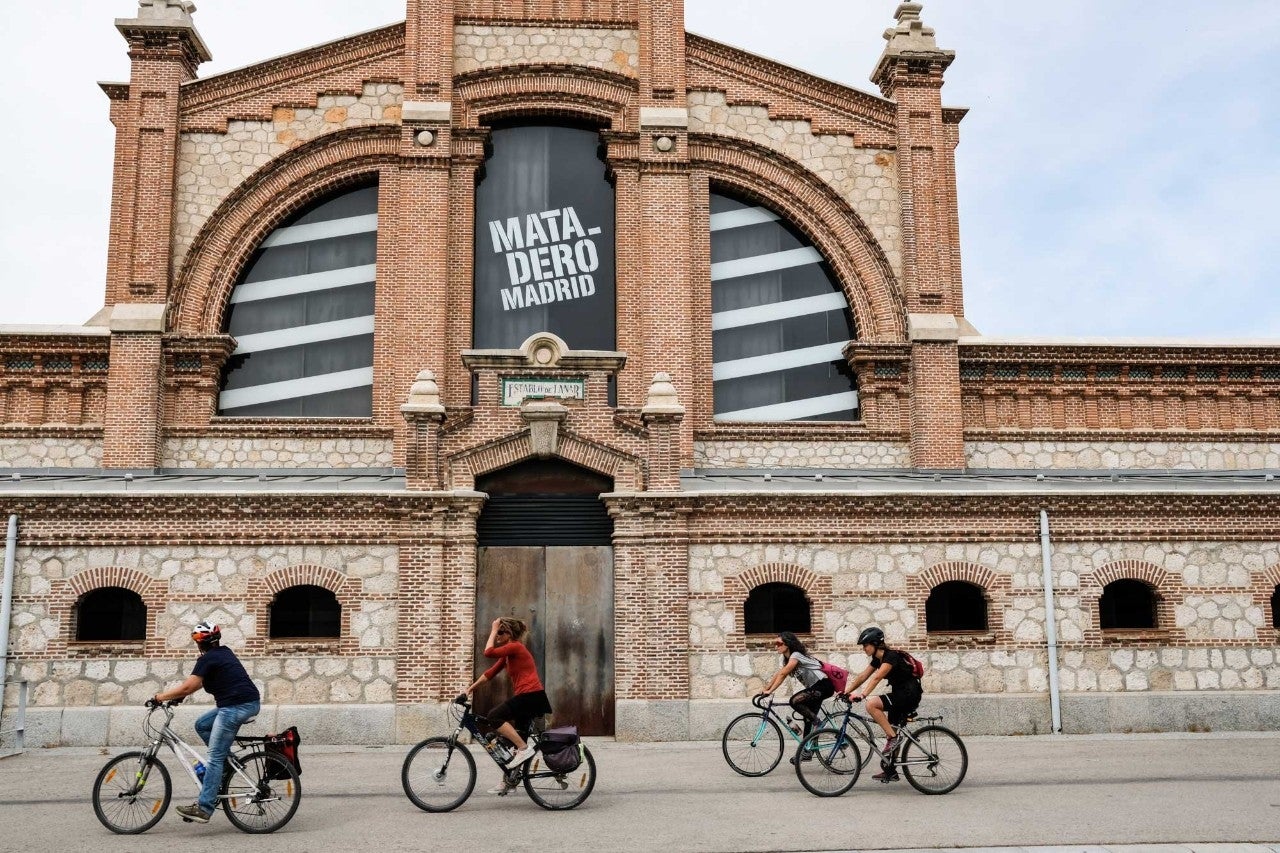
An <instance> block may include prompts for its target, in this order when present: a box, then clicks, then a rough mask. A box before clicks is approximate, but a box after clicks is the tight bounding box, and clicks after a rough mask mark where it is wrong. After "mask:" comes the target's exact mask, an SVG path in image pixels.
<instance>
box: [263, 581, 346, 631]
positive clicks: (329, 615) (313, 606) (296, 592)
mask: <svg viewBox="0 0 1280 853" xmlns="http://www.w3.org/2000/svg"><path fill="white" fill-rule="evenodd" d="M267 622H268V626H269V627H268V629H267V635H268V636H269V637H270V638H271V639H273V640H276V639H281V638H296V637H307V638H325V637H337V636H339V634H341V632H342V606H341V605H340V604H338V597H337V596H336V595H334V594H333V593H332V592H330V591H329V590H327V589H325V588H324V587H322V586H313V585H311V584H301V585H299V586H291V587H289V588H288V589H282V590H280V592H279V593H277V594H276V597H275V600H274V601H272V602H271V607H270V609H269V612H268V616H267Z"/></svg>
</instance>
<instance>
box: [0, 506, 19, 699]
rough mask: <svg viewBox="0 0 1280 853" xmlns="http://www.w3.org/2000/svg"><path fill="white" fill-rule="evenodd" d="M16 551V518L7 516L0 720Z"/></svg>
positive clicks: (1, 603)
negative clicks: (7, 532)
mask: <svg viewBox="0 0 1280 853" xmlns="http://www.w3.org/2000/svg"><path fill="white" fill-rule="evenodd" d="M17 550H18V516H16V515H11V516H9V534H8V535H7V536H6V537H5V540H4V595H3V597H2V598H0V719H3V718H4V685H5V672H6V667H7V666H8V665H9V618H10V617H11V615H12V613H13V561H14V553H15V552H16V551H17Z"/></svg>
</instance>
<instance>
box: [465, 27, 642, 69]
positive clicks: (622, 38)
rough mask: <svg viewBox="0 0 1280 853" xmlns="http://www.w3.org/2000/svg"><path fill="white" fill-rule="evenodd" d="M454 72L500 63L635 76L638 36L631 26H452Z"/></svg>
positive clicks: (637, 61) (493, 65) (500, 64)
mask: <svg viewBox="0 0 1280 853" xmlns="http://www.w3.org/2000/svg"><path fill="white" fill-rule="evenodd" d="M453 57H454V69H455V71H456V72H457V73H458V74H465V73H467V72H468V71H475V70H477V69H479V68H493V67H497V66H502V65H522V64H548V63H554V64H557V65H559V64H563V63H572V64H575V65H586V66H588V67H590V68H601V69H604V70H605V71H612V72H613V73H615V74H622V75H625V76H627V77H635V76H636V73H637V70H638V69H639V67H640V36H639V34H638V33H637V32H636V31H635V30H623V29H597V28H592V27H512V26H477V25H464V26H460V27H457V28H456V29H455V30H454V41H453Z"/></svg>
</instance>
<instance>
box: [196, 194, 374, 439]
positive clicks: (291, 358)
mask: <svg viewBox="0 0 1280 853" xmlns="http://www.w3.org/2000/svg"><path fill="white" fill-rule="evenodd" d="M377 244H378V188H377V186H376V185H375V186H365V187H361V188H360V189H355V190H347V191H344V192H342V193H340V194H337V195H333V196H330V197H328V198H326V199H324V200H322V201H320V202H319V203H318V204H314V205H312V206H310V207H309V208H307V209H305V210H304V211H302V212H301V213H300V214H298V215H296V216H294V217H293V218H291V219H289V220H288V221H286V222H285V223H284V224H283V225H282V226H281V227H279V228H277V229H275V230H274V231H272V232H271V233H270V234H269V235H268V236H267V238H266V239H265V240H263V241H262V243H261V244H260V245H259V246H258V250H257V251H256V252H255V253H254V255H253V257H252V259H250V261H249V264H248V266H247V267H246V268H245V271H244V273H243V274H242V276H241V278H240V281H239V283H238V284H237V285H236V286H235V289H234V290H233V291H232V292H231V305H230V307H229V309H228V312H227V325H226V328H225V331H226V332H227V333H229V334H231V335H234V336H235V339H236V349H235V351H234V352H233V353H232V354H231V358H230V359H228V361H227V368H226V371H225V373H224V374H223V383H222V392H221V394H219V396H218V414H220V415H232V416H237V417H365V418H367V417H370V416H371V415H372V414H373V293H374V278H375V275H376V269H375V261H376V255H377Z"/></svg>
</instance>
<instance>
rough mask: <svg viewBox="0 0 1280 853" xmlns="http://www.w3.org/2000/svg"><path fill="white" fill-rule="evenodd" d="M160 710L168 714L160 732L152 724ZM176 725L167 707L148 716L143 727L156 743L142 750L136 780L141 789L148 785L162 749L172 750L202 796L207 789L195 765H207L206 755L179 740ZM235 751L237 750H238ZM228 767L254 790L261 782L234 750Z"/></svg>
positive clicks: (162, 706) (170, 710)
mask: <svg viewBox="0 0 1280 853" xmlns="http://www.w3.org/2000/svg"><path fill="white" fill-rule="evenodd" d="M157 710H159V711H163V712H164V715H165V720H164V725H163V726H161V727H160V728H159V729H155V728H154V727H153V726H152V725H151V714H154V713H155V712H156V711H157ZM172 722H173V709H172V708H170V707H169V706H168V705H167V704H165V705H157V706H155V707H154V708H152V709H151V711H150V713H148V714H147V719H146V722H145V723H143V728H144V730H145V731H146V732H147V733H148V734H150V735H152V740H151V744H150V745H149V746H148V747H147V748H146V749H144V750H143V751H142V762H141V764H142V766H141V767H139V769H138V776H137V779H136V780H135V781H136V782H137V783H138V788H139V789H141V788H142V787H143V786H145V785H146V784H147V779H146V776H147V773H148V772H149V771H150V767H151V765H150V761H151V760H152V759H155V757H156V756H157V755H158V754H159V752H160V748H161V747H168V748H169V751H170V752H171V753H173V756H174V758H176V759H177V760H178V763H179V764H181V765H182V767H183V769H184V770H186V772H187V778H188V779H190V780H191V782H192V783H193V784H194V785H195V786H196V793H197V794H198V793H199V792H200V789H201V788H202V787H203V786H204V783H203V782H202V781H201V780H200V777H198V776H196V771H195V767H194V764H195V763H196V762H200V763H201V764H205V763H206V761H207V759H206V756H204V755H201V754H200V753H199V752H198V751H197V750H196V749H195V747H193V746H191V745H190V744H188V743H187V742H186V741H184V740H183V739H182V738H180V737H178V735H177V733H176V732H174V730H173V728H172V727H171V725H170V724H171V723H172ZM232 749H233V750H234V749H235V747H233V748H232ZM227 764H228V765H229V766H230V768H231V771H232V772H233V773H234V774H236V775H238V776H239V777H240V778H242V779H243V780H244V781H245V782H247V783H248V784H249V786H250V787H255V786H256V785H257V783H256V782H255V781H254V780H253V779H251V778H249V776H248V775H247V774H246V773H245V772H244V765H243V764H241V763H240V757H239V755H238V754H236V753H235V752H234V751H232V752H228V753H227ZM229 796H232V795H230V794H219V795H218V799H219V800H221V799H225V798H226V797H229Z"/></svg>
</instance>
